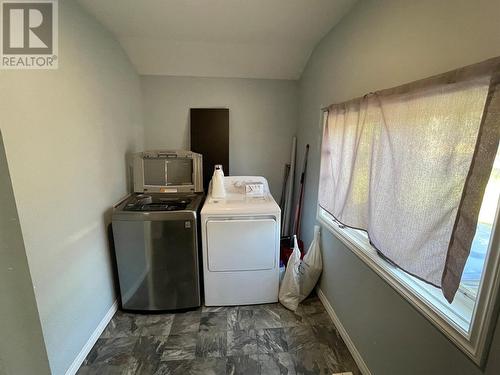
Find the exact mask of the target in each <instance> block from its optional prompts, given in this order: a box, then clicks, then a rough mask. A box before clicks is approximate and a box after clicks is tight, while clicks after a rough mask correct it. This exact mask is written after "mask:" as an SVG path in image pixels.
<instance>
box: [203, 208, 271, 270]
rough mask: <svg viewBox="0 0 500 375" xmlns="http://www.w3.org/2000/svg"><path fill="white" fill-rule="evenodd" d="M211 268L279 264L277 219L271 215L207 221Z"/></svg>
mask: <svg viewBox="0 0 500 375" xmlns="http://www.w3.org/2000/svg"><path fill="white" fill-rule="evenodd" d="M206 229H207V255H208V269H209V271H212V272H218V271H220V272H224V271H226V272H227V271H256V270H269V269H273V268H275V267H276V257H277V256H276V254H277V250H278V244H277V234H276V230H277V228H276V221H275V220H274V219H271V218H263V219H238V220H231V219H229V220H223V219H217V220H208V221H207V228H206Z"/></svg>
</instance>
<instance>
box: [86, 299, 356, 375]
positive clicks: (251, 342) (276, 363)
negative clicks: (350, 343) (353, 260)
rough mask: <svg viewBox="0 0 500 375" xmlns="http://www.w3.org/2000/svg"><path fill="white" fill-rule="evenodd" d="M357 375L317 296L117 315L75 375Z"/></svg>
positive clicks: (120, 313) (349, 355)
mask: <svg viewBox="0 0 500 375" xmlns="http://www.w3.org/2000/svg"><path fill="white" fill-rule="evenodd" d="M343 372H352V374H353V375H360V372H359V369H358V368H357V366H356V363H355V362H354V359H353V358H352V356H351V354H350V353H349V351H348V349H347V347H346V345H345V343H344V342H343V340H342V338H341V337H340V334H339V333H338V331H337V330H336V328H335V326H334V325H333V323H332V322H331V320H330V317H329V316H328V314H327V312H326V311H325V309H324V307H323V305H322V304H321V301H320V300H319V299H318V298H317V297H312V298H308V299H306V300H305V301H304V302H303V303H302V304H300V305H299V308H298V309H297V311H295V312H292V311H289V310H287V309H286V308H284V307H283V306H281V305H280V304H278V303H273V304H266V305H250V306H224V307H203V308H199V309H197V310H193V311H188V312H182V313H172V314H150V315H147V314H146V315H145V314H142V315H141V314H130V313H123V312H118V313H117V314H116V315H115V317H113V319H112V320H111V322H110V323H109V324H108V326H107V327H106V329H105V330H104V332H103V334H102V336H101V337H100V338H99V339H98V340H97V342H96V344H95V345H94V347H93V348H92V350H91V351H90V353H89V355H88V356H87V358H86V359H85V361H84V363H83V365H82V367H81V368H80V369H79V371H78V375H94V374H96V375H97V374H98V375H115V374H116V375H118V374H120V375H181V374H182V375H219V374H220V375H223V374H229V375H238V374H245V375H275V374H276V375H296V374H297V375H312V374H314V375H318V374H319V375H321V374H328V375H331V374H333V373H343Z"/></svg>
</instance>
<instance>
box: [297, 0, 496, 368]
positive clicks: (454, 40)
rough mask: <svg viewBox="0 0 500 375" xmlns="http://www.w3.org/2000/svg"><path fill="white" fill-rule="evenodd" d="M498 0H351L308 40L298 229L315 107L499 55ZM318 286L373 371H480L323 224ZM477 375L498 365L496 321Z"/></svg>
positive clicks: (311, 203) (309, 212) (311, 184)
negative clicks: (341, 15) (318, 36)
mask: <svg viewBox="0 0 500 375" xmlns="http://www.w3.org/2000/svg"><path fill="white" fill-rule="evenodd" d="M499 14H500V2H499V1H498V0H490V1H468V0H462V1H435V0H421V1H400V0H378V1H360V2H358V3H357V4H356V5H355V7H354V8H353V10H352V11H351V12H350V13H349V14H348V15H347V17H346V18H345V19H343V20H342V21H341V22H340V23H339V24H338V25H337V26H336V27H335V28H334V29H333V30H332V31H331V32H330V33H329V34H328V35H327V36H326V37H325V38H324V39H323V40H322V41H321V42H320V44H319V45H318V46H317V48H316V49H315V51H314V53H313V55H312V57H311V59H310V60H309V62H308V64H307V66H306V69H305V71H304V74H303V76H302V78H301V80H300V123H299V130H298V137H299V149H302V148H303V145H304V144H305V143H306V142H308V143H310V144H311V148H312V149H311V155H310V164H309V165H310V168H309V174H308V177H307V189H306V198H305V209H304V225H303V233H304V237H305V239H306V242H307V243H309V241H310V240H311V237H312V233H313V224H314V223H315V214H316V202H317V182H318V171H319V147H320V137H321V130H320V129H321V121H320V108H322V107H323V106H326V105H329V104H332V103H337V102H342V101H344V100H348V99H351V98H354V97H357V96H360V95H363V94H365V93H368V92H370V91H374V90H378V89H382V88H387V87H392V86H395V85H399V84H403V83H406V82H411V81H414V80H417V79H420V78H425V77H428V76H431V75H434V74H438V73H442V72H445V71H448V70H450V69H454V68H458V67H461V66H464V65H467V64H471V63H475V62H478V61H481V60H484V59H487V58H490V57H493V56H498V55H500V32H499V31H498V15H499ZM322 238H323V240H322V246H323V253H324V272H323V276H322V279H321V288H322V290H323V291H324V292H325V293H326V295H327V297H328V299H329V301H330V302H331V304H332V306H333V307H334V309H335V311H336V312H337V314H338V315H339V317H340V320H341V321H342V323H343V324H344V326H345V328H346V329H347V331H348V333H349V335H350V336H351V338H352V339H353V341H354V343H355V344H356V346H357V348H358V349H359V351H360V353H361V355H362V357H363V358H364V359H365V361H366V363H367V365H368V367H369V368H370V369H371V370H372V372H373V374H382V375H391V374H395V375H399V374H439V375H442V374H454V375H456V374H471V375H473V374H481V373H483V372H482V371H481V370H480V369H478V368H477V367H476V366H475V365H474V364H473V363H472V362H471V361H469V360H468V358H467V357H466V356H465V355H464V354H462V353H461V352H460V351H459V350H458V349H457V348H456V347H455V346H454V345H453V344H451V343H450V342H449V341H448V340H447V339H446V338H445V337H444V336H443V335H442V334H441V333H440V332H439V331H438V330H437V329H436V328H434V326H433V325H431V324H430V323H429V322H428V321H427V320H426V319H425V318H424V317H423V316H422V315H420V314H419V313H418V312H417V311H415V310H414V309H413V308H412V307H411V306H410V305H409V304H408V303H407V302H406V301H405V300H404V299H403V298H402V297H400V296H399V295H398V294H397V293H396V292H395V291H394V290H393V289H392V288H391V287H389V286H388V285H387V284H386V283H385V282H384V281H383V280H381V279H380V278H379V277H378V276H376V274H375V273H374V272H372V271H371V270H370V269H369V268H368V267H367V266H366V265H365V264H364V263H363V262H361V261H360V260H359V259H358V258H357V257H356V256H355V255H354V254H352V253H351V252H350V250H348V249H347V248H346V247H345V246H343V244H342V243H341V242H340V241H338V240H337V239H336V238H335V237H333V236H332V235H331V234H330V233H329V232H327V231H326V230H323V233H322ZM491 353H492V355H491V356H490V359H489V361H488V363H487V367H486V371H485V373H486V374H498V373H500V358H499V355H498V353H500V329H499V330H497V332H496V334H495V337H494V342H493V347H492V350H491Z"/></svg>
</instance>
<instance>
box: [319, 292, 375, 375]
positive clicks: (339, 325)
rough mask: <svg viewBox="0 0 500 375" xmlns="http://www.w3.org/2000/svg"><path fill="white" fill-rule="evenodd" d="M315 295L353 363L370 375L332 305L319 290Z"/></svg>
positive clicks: (364, 373) (363, 372) (365, 374)
mask: <svg viewBox="0 0 500 375" xmlns="http://www.w3.org/2000/svg"><path fill="white" fill-rule="evenodd" d="M316 293H318V297H319V299H320V300H321V303H323V306H325V309H326V311H327V312H328V315H330V318H331V319H332V321H333V324H334V325H335V327H336V328H337V331H339V333H340V336H341V337H342V339H343V340H344V342H345V344H346V346H347V348H348V349H349V352H351V355H352V357H353V358H354V361H355V362H356V364H357V365H358V368H359V370H360V371H361V373H362V374H363V375H371V372H370V370H369V369H368V366H367V365H366V363H365V361H363V358H362V357H361V354H359V352H358V349H356V346H354V343H353V342H352V340H351V338H350V337H349V334H348V333H347V331H346V330H345V328H344V326H343V325H342V323H341V322H340V319H339V317H338V316H337V314H336V313H335V310H333V307H332V305H331V304H330V302H329V301H328V299H327V298H326V296H325V294H324V293H323V291H322V290H321V289H319V288H318V289H317V290H316Z"/></svg>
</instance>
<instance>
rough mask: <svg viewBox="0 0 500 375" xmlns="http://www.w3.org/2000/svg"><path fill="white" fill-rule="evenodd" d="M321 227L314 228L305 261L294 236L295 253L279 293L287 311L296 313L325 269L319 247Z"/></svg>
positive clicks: (291, 257) (288, 265)
mask: <svg viewBox="0 0 500 375" xmlns="http://www.w3.org/2000/svg"><path fill="white" fill-rule="evenodd" d="M319 234H320V233H319V226H318V225H316V226H315V227H314V238H313V241H312V243H311V246H309V250H307V253H306V255H305V256H304V259H303V260H300V249H299V246H298V244H297V238H296V237H295V236H294V240H293V241H294V242H293V252H292V255H291V256H290V259H288V264H287V267H286V272H285V277H284V278H283V282H282V284H281V288H280V292H279V301H280V302H281V304H282V305H283V306H285V307H286V308H287V309H289V310H292V311H295V310H297V307H298V305H299V303H300V302H302V301H303V300H304V299H305V298H306V297H307V296H308V295H309V294H310V293H311V292H312V290H313V288H314V286H315V285H316V283H317V282H318V279H319V276H320V275H321V271H322V269H323V260H322V258H321V250H320V247H319Z"/></svg>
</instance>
